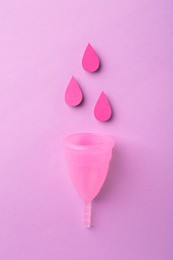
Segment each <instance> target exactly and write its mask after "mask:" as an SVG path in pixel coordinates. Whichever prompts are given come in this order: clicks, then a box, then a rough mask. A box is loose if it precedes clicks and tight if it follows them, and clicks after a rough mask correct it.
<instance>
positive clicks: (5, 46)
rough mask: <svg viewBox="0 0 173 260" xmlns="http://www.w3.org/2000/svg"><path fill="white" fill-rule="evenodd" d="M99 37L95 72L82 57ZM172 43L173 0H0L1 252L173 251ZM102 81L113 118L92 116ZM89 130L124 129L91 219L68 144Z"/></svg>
mask: <svg viewBox="0 0 173 260" xmlns="http://www.w3.org/2000/svg"><path fill="white" fill-rule="evenodd" d="M88 42H90V43H91V44H92V46H93V47H94V48H95V49H96V51H97V53H98V54H99V56H100V58H101V61H102V68H101V70H100V71H99V72H98V73H96V74H88V73H87V72H85V71H84V70H83V69H82V66H81V59H82V55H83V52H84V50H85V48H86V46H87V43H88ZM172 46H173V2H172V1H171V0H145V1H142V0H131V1H129V0H119V1H114V0H111V1H105V0H104V1H103V0H99V1H98V0H95V1H94V0H93V1H86V0H81V1H79V0H70V1H67V0H37V1H36V0H15V1H10V0H1V1H0V259H1V260H38V259H42V260H50V259H51V260H55V259H59V260H71V259H75V260H78V259H82V260H85V259H87V260H94V259H99V260H105V259H109V260H114V259H118V260H137V259H140V260H163V259H164V260H172V259H173V249H172V243H173V160H172V154H173V138H172V133H173V116H172V114H173V113H172V112H173V102H172V95H173V86H172V84H173V73H172V67H173V47H172ZM72 75H74V76H75V77H76V79H77V80H78V81H79V83H80V85H81V88H82V89H83V92H84V95H85V101H84V103H83V105H82V106H81V107H80V108H77V109H74V108H70V107H68V106H66V104H65V102H64V92H65V88H66V86H67V84H68V82H69V80H70V78H71V76H72ZM102 90H104V91H105V93H106V94H107V96H108V98H109V100H110V102H111V104H112V106H113V109H114V117H113V119H112V120H111V121H110V122H108V123H100V122H98V121H96V120H95V118H94V116H93V108H94V105H95V102H96V100H97V98H98V96H99V94H100V92H101V91H102ZM85 131H86V132H103V133H109V134H113V135H115V137H116V149H115V151H114V157H113V160H112V162H111V165H110V171H109V175H108V178H107V180H106V182H105V185H104V187H103V189H102V191H101V193H100V194H99V196H98V197H97V198H96V199H95V201H94V202H93V211H92V217H93V218H92V222H93V228H92V229H91V230H86V229H85V228H84V227H83V223H82V218H83V203H82V201H81V200H80V198H79V197H78V195H77V193H76V192H75V190H74V188H73V186H72V184H71V181H70V178H69V175H68V172H67V166H66V162H65V160H64V154H63V146H62V140H63V138H64V137H65V136H66V135H68V134H71V133H73V132H85Z"/></svg>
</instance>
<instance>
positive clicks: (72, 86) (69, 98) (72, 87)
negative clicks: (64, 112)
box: [65, 76, 83, 107]
mask: <svg viewBox="0 0 173 260" xmlns="http://www.w3.org/2000/svg"><path fill="white" fill-rule="evenodd" d="M82 99H83V94H82V90H81V88H80V87H79V84H78V83H77V81H76V79H75V78H74V76H73V77H72V78H71V80H70V82H69V84H68V86H67V88H66V92H65V102H66V103H67V105H69V106H72V107H75V106H78V105H79V104H80V103H81V102H82Z"/></svg>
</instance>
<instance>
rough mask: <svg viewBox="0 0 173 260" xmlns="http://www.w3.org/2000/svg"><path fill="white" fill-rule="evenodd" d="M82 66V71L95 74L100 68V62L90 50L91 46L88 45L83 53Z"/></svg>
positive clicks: (92, 50)
mask: <svg viewBox="0 0 173 260" xmlns="http://www.w3.org/2000/svg"><path fill="white" fill-rule="evenodd" d="M82 66H83V68H84V70H86V71H88V72H95V71H96V70H98V68H99V66H100V60H99V57H98V55H97V54H96V52H95V51H94V49H93V48H92V46H91V44H90V43H88V46H87V48H86V50H85V52H84V55H83V58H82Z"/></svg>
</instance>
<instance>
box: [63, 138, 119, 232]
mask: <svg viewBox="0 0 173 260" xmlns="http://www.w3.org/2000/svg"><path fill="white" fill-rule="evenodd" d="M114 143H115V142H114V138H113V137H111V136H107V135H103V134H92V133H79V134H73V135H70V136H68V137H66V139H65V141H64V146H65V157H66V160H67V164H68V168H69V173H70V176H71V180H72V182H73V184H74V186H75V188H76V190H77V192H78V193H79V195H80V197H81V198H82V199H83V200H84V224H85V226H86V227H88V228H89V227H90V226H91V202H92V200H93V199H94V198H95V197H96V195H97V194H98V193H99V191H100V189H101V187H102V185H103V183H104V181H105V178H106V175H107V172H108V168H109V162H110V160H111V157H112V149H113V147H114Z"/></svg>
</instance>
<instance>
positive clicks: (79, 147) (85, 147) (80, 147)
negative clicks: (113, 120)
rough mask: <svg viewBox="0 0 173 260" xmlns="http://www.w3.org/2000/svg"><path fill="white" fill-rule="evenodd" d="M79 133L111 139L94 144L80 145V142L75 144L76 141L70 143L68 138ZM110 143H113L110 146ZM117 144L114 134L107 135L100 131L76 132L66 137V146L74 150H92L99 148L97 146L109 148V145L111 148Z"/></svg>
mask: <svg viewBox="0 0 173 260" xmlns="http://www.w3.org/2000/svg"><path fill="white" fill-rule="evenodd" d="M77 135H92V136H100V137H105V138H109V141H108V142H106V143H103V144H100V143H97V144H92V145H79V144H74V143H69V142H68V140H69V139H70V138H71V137H73V136H77ZM109 144H111V146H109ZM114 145H115V138H114V137H113V136H112V135H107V134H100V133H75V134H71V135H68V136H67V137H66V138H65V139H64V146H65V147H67V148H70V149H73V150H91V149H97V148H99V149H100V148H101V149H107V148H108V147H109V149H110V148H111V149H112V148H113V147H114Z"/></svg>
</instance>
